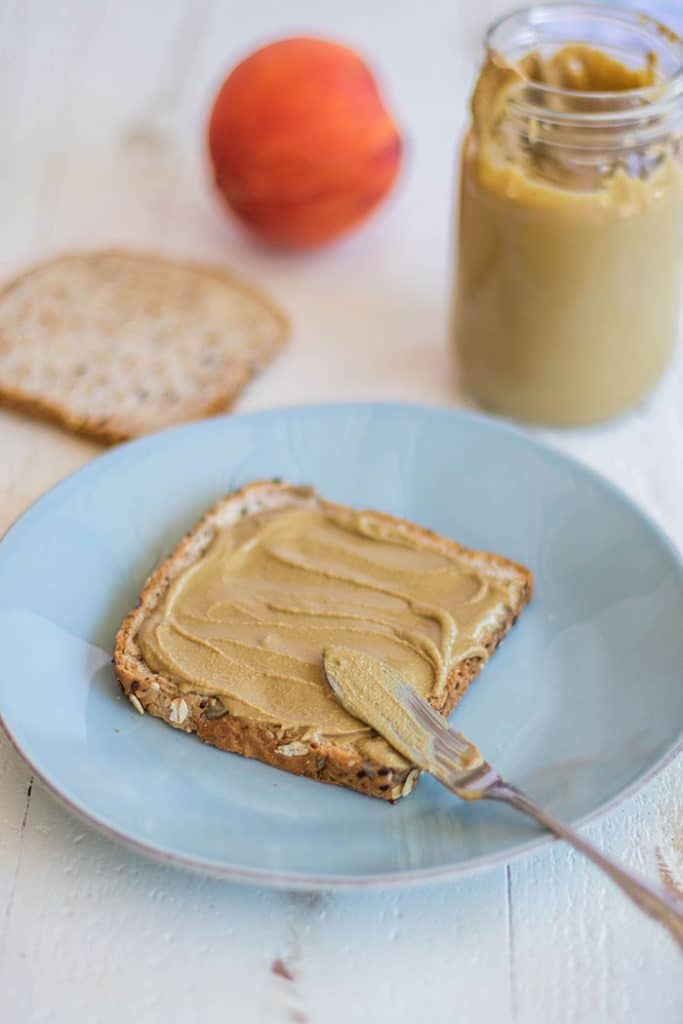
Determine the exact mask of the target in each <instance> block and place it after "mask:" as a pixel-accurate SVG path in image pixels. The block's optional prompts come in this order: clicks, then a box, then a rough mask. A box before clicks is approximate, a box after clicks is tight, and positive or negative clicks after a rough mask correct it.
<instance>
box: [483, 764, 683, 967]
mask: <svg viewBox="0 0 683 1024" xmlns="http://www.w3.org/2000/svg"><path fill="white" fill-rule="evenodd" d="M482 796H483V797H484V798H485V799H487V800H499V801H501V802H503V803H506V804H510V805H511V806H512V807H515V808H516V809H517V810H518V811H521V812H522V813H523V814H526V815H528V816H529V817H530V818H534V819H535V821H537V822H538V823H539V824H540V825H543V827H544V828H547V829H548V830H549V831H550V832H554V833H555V835H556V836H559V837H560V839H564V840H565V842H567V843H570V845H571V846H573V847H574V848H575V849H577V850H579V851H580V852H581V853H583V854H584V856H586V857H588V859H589V860H591V861H592V862H593V863H594V864H596V865H597V866H598V867H599V868H601V869H602V871H604V872H605V874H606V875H608V876H609V877H610V878H611V879H612V881H613V882H615V883H616V884H617V885H618V886H619V887H620V888H621V889H622V890H623V891H624V892H625V893H626V895H627V896H629V897H630V898H631V899H632V900H633V902H634V903H635V904H637V906H639V907H640V909H641V910H643V911H645V913H646V914H648V915H649V916H650V917H653V918H655V920H657V921H659V922H660V924H663V925H664V927H665V928H667V929H668V931H669V932H670V933H671V935H672V936H673V937H674V939H675V940H676V941H677V942H678V945H679V946H680V947H681V950H683V902H681V901H680V900H677V899H674V898H673V897H672V896H669V895H668V894H667V893H665V892H662V891H660V890H658V889H656V888H655V887H654V886H652V885H650V883H649V882H646V881H645V880H644V879H642V878H639V877H638V876H637V875H635V874H633V872H631V871H628V870H627V869H626V868H624V867H621V866H620V865H619V864H617V863H615V862H614V861H613V860H611V859H610V858H609V857H606V856H605V855H604V854H603V853H601V852H600V850H598V849H597V847H595V846H593V845H592V844H591V843H589V842H587V841H586V840H585V839H584V838H583V837H582V836H580V835H579V833H578V832H575V831H574V829H572V828H570V827H569V826H568V825H564V824H563V823H562V822H561V821H558V820H557V819H556V818H554V817H553V816H552V815H551V814H549V813H548V812H547V811H545V810H544V809H543V808H542V807H539V806H538V804H536V803H534V801H533V800H531V798H530V797H528V796H527V795H526V793H523V792H522V791H521V790H519V789H517V788H516V787H515V786H511V785H509V783H507V782H504V781H503V780H502V779H501V780H500V781H497V782H495V783H494V784H493V785H492V786H490V787H489V788H488V789H487V790H486V791H485V792H484V793H483V794H482Z"/></svg>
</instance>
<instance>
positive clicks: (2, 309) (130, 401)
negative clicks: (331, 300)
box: [0, 252, 288, 442]
mask: <svg viewBox="0 0 683 1024" xmlns="http://www.w3.org/2000/svg"><path fill="white" fill-rule="evenodd" d="M287 334H288V323H287V319H286V317H285V316H284V314H283V313H281V312H280V310H279V309H278V308H277V307H276V306H275V305H273V304H272V303H271V302H270V300H269V299H267V298H266V297H265V296H263V295H261V294H260V293H259V292H258V291H256V290H254V289H252V288H250V287H248V286H246V285H244V284H242V283H241V282H239V281H237V280H235V279H234V278H233V277H232V276H231V275H230V274H228V273H226V272H224V271H222V270H220V269H217V268H212V267H204V266H198V265H193V264H189V263H175V262H172V261H170V260H165V259H161V258H158V257H156V256H151V255H145V254H140V253H134V252H96V253H72V254H68V255H65V256H61V257H59V258H57V259H55V260H52V261H50V262H48V263H44V264H42V265H40V266H37V267H34V268H33V269H31V270H29V271H27V272H26V273H24V274H23V275H22V276H21V277H18V278H16V279H15V280H14V281H12V282H10V283H9V284H7V285H6V286H5V287H4V289H2V291H0V401H1V402H4V403H5V404H8V405H12V406H15V407H17V408H20V409H24V410H26V411H27V412H32V413H35V414H37V415H42V416H46V417H48V418H50V419H52V420H56V421H57V422H58V423H60V424H61V425H62V426H64V427H67V428H68V429H69V430H74V431H77V432H78V433H81V434H85V435H87V436H90V437H94V438H96V439H99V440H102V441H107V442H116V441H122V440H125V439H127V438H130V437H135V436H137V435H139V434H146V433H149V432H150V431H153V430H160V429H162V428H163V427H167V426H170V425H171V424H173V423H180V422H184V421H186V420H193V419H198V418H201V417H202V416H207V415H209V414H211V413H215V412H219V411H220V410H223V409H227V408H229V407H230V406H231V405H232V404H233V402H234V401H235V400H236V399H237V397H238V396H239V394H240V392H241V391H242V389H243V388H244V387H245V385H246V384H247V383H248V382H249V380H250V379H251V378H252V377H253V376H254V374H255V373H257V372H258V371H259V370H262V369H263V368H264V367H265V366H267V364H268V363H269V362H270V360H271V359H272V358H273V356H274V355H275V354H276V353H277V352H278V350H279V349H280V348H281V347H282V345H284V343H285V341H286V339H287Z"/></svg>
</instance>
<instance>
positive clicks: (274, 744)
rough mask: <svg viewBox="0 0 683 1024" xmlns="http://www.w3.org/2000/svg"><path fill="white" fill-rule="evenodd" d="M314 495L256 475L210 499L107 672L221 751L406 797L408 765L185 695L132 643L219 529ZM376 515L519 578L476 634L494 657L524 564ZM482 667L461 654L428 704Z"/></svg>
mask: <svg viewBox="0 0 683 1024" xmlns="http://www.w3.org/2000/svg"><path fill="white" fill-rule="evenodd" d="M320 501H321V499H320V498H319V497H318V496H317V495H316V494H315V492H314V491H313V490H312V489H310V488H307V487H294V486H292V485H289V484H282V483H278V482H273V481H263V482H257V483H252V484H249V485H247V486H246V487H244V488H242V489H241V490H239V491H236V492H234V493H233V494H231V495H229V496H228V497H226V498H224V499H223V500H221V501H219V502H218V503H217V504H216V505H214V507H213V508H212V509H210V510H209V512H207V514H206V515H205V516H204V517H203V519H201V520H200V521H199V522H198V523H197V524H196V525H195V526H194V527H193V528H192V529H191V530H190V532H189V533H187V534H186V535H185V537H184V538H183V539H182V541H181V542H180V544H179V545H178V547H177V548H176V550H175V551H174V552H173V554H171V555H170V556H169V557H168V558H167V559H166V560H165V561H164V562H163V564H162V565H161V566H159V568H158V569H157V570H156V571H155V572H154V573H153V574H152V575H151V576H150V578H149V579H148V580H147V583H146V584H145V587H144V589H143V591H142V595H141V597H140V601H139V603H138V605H137V607H136V608H134V609H133V611H131V612H130V613H129V615H128V616H127V617H126V619H125V620H124V621H123V623H122V625H121V628H120V629H119V632H118V634H117V637H116V643H115V647H114V671H115V673H116V676H117V678H118V680H119V682H120V684H121V687H122V689H123V691H124V693H125V694H126V696H127V697H128V699H129V700H130V701H131V703H132V704H133V706H134V707H135V709H136V710H137V711H138V712H139V713H141V714H143V713H144V712H145V711H147V712H149V713H150V714H152V715H154V716H155V717H157V718H163V720H164V721H165V722H167V723H168V724H169V725H171V726H172V727H173V728H175V729H179V730H181V731H182V732H196V733H197V735H198V736H199V738H200V739H201V740H203V741H204V742H205V743H210V744H211V745H212V746H215V747H218V748H220V749H221V750H226V751H231V752H233V753H236V754H242V755H243V756H245V757H253V758H256V759H258V760H259V761H264V762H265V763H266V764H269V765H272V766H273V767H275V768H281V769H283V770H284V771H288V772H292V773H293V774H295V775H305V776H307V777H308V778H311V779H315V780H317V781H318V782H327V783H332V784H334V785H339V786H346V787H348V788H350V789H354V790H357V791H358V792H360V793H365V794H367V795H368V796H375V797H379V798H380V799H383V800H392V801H394V800H398V799H399V798H400V797H402V796H407V795H408V793H410V792H411V791H412V789H413V787H414V785H415V783H416V782H417V779H418V777H419V774H420V772H419V770H418V769H417V768H416V767H415V766H408V767H406V768H405V769H396V768H395V767H392V766H389V765H385V764H382V763H381V762H379V761H375V760H369V759H367V758H363V757H361V755H360V754H359V753H358V752H357V751H356V750H355V748H353V747H352V746H350V745H345V744H343V743H338V742H337V743H334V742H331V743H330V742H328V743H326V742H312V741H310V740H307V739H305V738H303V737H302V735H301V730H296V729H287V728H285V727H284V726H280V725H275V724H273V723H270V722H264V721H259V720H256V719H250V718H247V717H243V716H238V715H233V714H230V713H229V712H228V711H227V710H226V709H225V708H224V707H223V704H222V702H221V700H220V698H219V697H218V696H215V697H212V696H207V695H206V694H200V693H183V692H181V691H180V689H179V687H178V686H177V685H176V684H175V683H174V682H173V680H171V679H169V678H168V677H166V676H164V675H160V674H158V673H155V672H153V671H152V670H151V669H150V668H149V667H148V666H147V664H146V663H145V661H144V658H143V657H142V654H141V651H140V648H139V645H138V642H137V635H138V632H139V630H140V627H141V625H142V623H143V622H144V620H145V619H146V618H147V616H149V615H150V614H151V613H152V612H153V611H154V609H155V608H156V607H157V606H158V604H159V603H160V601H161V600H162V599H163V597H164V594H165V592H166V590H167V588H168V587H169V585H170V584H171V583H172V582H173V580H174V579H175V578H176V577H177V576H178V575H179V574H180V573H181V572H183V571H184V570H185V569H186V568H187V567H188V566H189V565H191V564H192V563H193V562H195V561H196V560H197V559H198V558H200V557H201V556H202V554H203V553H204V551H205V550H206V549H207V547H208V546H209V544H210V543H211V542H212V540H213V538H214V537H215V535H216V532H217V531H218V530H219V529H221V528H224V527H226V526H229V525H230V524H232V523H234V522H235V521H236V520H237V519H238V518H240V517H241V516H245V515H250V514H253V513H254V512H258V511H261V510H263V509H274V508H280V507H284V506H295V505H306V506H315V505H316V504H318V503H319V502H320ZM375 514H378V513H375ZM381 518H382V519H384V520H385V521H387V522H391V523H394V524H396V525H399V526H400V528H401V529H402V530H403V531H405V533H406V534H407V535H410V536H412V537H413V538H416V539H417V540H418V541H419V542H420V544H421V545H422V546H424V547H425V548H426V549H429V550H432V551H439V552H455V553H457V554H458V556H459V557H461V558H464V559H465V560H466V561H468V562H469V563H470V564H471V565H472V566H473V567H476V568H478V569H484V570H485V571H486V572H487V573H490V574H491V576H494V577H495V576H501V575H504V576H505V578H506V579H513V580H515V581H516V583H517V587H516V592H515V595H514V600H513V602H512V603H511V607H510V608H509V609H508V611H507V614H506V615H505V617H504V618H503V619H502V620H501V621H500V622H499V623H498V624H497V625H496V626H495V627H493V628H491V629H490V630H489V632H488V634H486V635H485V636H484V638H483V646H484V647H485V648H486V650H487V651H488V653H489V655H491V654H493V652H494V651H495V649H496V647H497V646H498V644H499V643H500V642H501V640H502V639H503V637H504V636H505V634H506V633H507V632H508V630H509V629H510V628H511V626H512V625H513V624H514V623H515V622H516V620H517V618H518V616H519V614H520V612H521V611H522V608H523V607H524V605H525V604H526V603H527V602H528V601H529V600H530V598H531V594H532V588H533V578H532V575H531V573H530V572H529V570H528V569H526V568H524V567H523V566H521V565H518V564H517V563H515V562H511V561H508V560H507V559H505V558H502V557H500V556H498V555H492V554H489V553H488V552H478V551H470V550H469V549H467V548H463V547H462V546H461V545H459V544H457V543H456V542H455V541H452V540H448V539H446V538H445V537H440V536H439V535H438V534H435V533H432V532H431V531H430V530H426V529H424V528H422V527H420V526H416V525H415V524H413V523H409V522H406V521H405V520H400V519H396V518H395V517H393V516H389V515H384V514H382V515H381ZM483 664H484V662H483V661H482V659H481V658H468V659H466V660H465V661H463V662H460V663H459V664H458V665H456V666H455V667H454V669H453V671H452V672H451V674H450V676H449V678H448V682H447V685H446V688H445V692H444V694H443V696H442V699H441V701H440V702H438V701H436V700H434V699H432V701H431V703H432V704H433V706H434V707H436V709H437V710H438V711H440V712H441V713H442V714H443V715H448V714H450V712H451V711H452V710H453V708H454V707H455V706H456V704H457V703H458V701H459V700H460V699H461V698H462V696H463V694H464V693H465V691H466V690H467V688H468V686H469V685H470V683H471V682H472V680H473V679H475V678H476V677H477V676H478V675H479V672H480V671H481V668H482V666H483Z"/></svg>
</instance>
